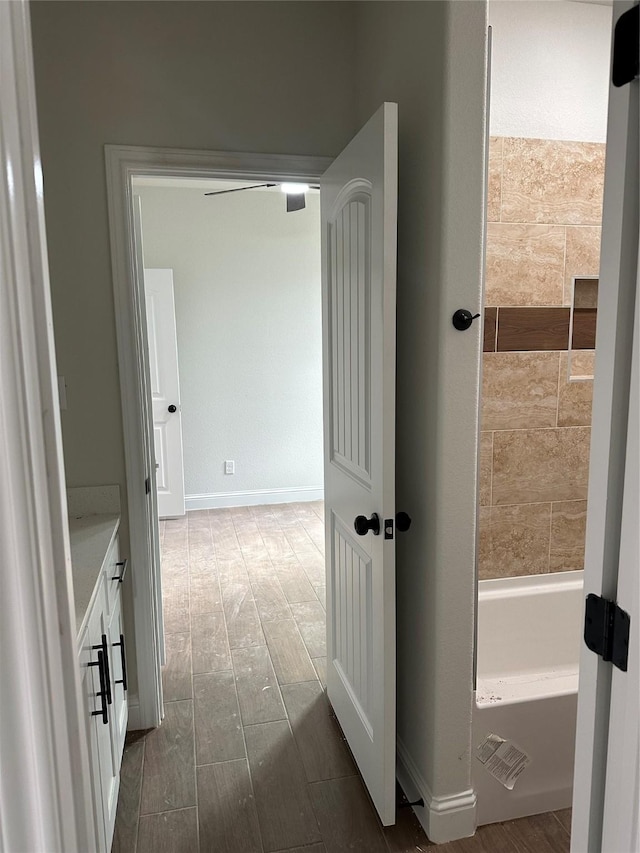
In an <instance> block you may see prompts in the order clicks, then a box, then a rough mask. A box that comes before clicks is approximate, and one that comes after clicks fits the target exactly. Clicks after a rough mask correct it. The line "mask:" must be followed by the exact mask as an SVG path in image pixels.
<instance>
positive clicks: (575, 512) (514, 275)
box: [478, 137, 605, 579]
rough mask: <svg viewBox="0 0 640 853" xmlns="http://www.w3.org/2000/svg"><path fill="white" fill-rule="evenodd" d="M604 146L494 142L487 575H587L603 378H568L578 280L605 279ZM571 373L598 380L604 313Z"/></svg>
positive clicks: (483, 457) (483, 473) (577, 323)
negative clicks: (595, 401)
mask: <svg viewBox="0 0 640 853" xmlns="http://www.w3.org/2000/svg"><path fill="white" fill-rule="evenodd" d="M604 154H605V146H604V145H602V144H598V143H583V142H564V141H556V140H539V139H520V138H506V137H505V138H502V137H499V138H492V139H491V141H490V149H489V193H488V227H487V261H486V293H485V306H486V308H485V340H484V350H485V352H484V357H483V387H482V412H481V424H482V434H481V444H480V543H479V561H478V562H479V576H480V578H481V579H482V578H497V577H513V576H517V575H530V574H543V573H547V572H556V571H567V570H575V569H581V568H583V558H584V537H585V522H586V507H587V504H586V498H587V484H588V464H589V444H590V431H591V430H590V425H591V402H592V393H593V381H592V380H591V379H583V380H580V381H568V378H567V360H568V349H569V320H570V306H571V304H572V292H573V281H574V278H576V277H585V278H588V277H592V276H593V277H597V276H598V270H599V255H600V231H601V217H602V191H603V184H604ZM573 345H574V349H573V351H572V358H571V362H572V371H571V372H572V376H575V375H576V374H581V375H583V376H591V375H593V361H594V347H595V309H593V308H592V309H587V310H585V309H583V310H580V311H577V312H576V313H575V315H574V334H573Z"/></svg>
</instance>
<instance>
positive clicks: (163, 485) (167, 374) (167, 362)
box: [144, 269, 185, 518]
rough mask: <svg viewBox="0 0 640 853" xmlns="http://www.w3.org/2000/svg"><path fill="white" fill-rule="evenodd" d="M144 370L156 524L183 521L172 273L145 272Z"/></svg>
mask: <svg viewBox="0 0 640 853" xmlns="http://www.w3.org/2000/svg"><path fill="white" fill-rule="evenodd" d="M144 292H145V302H146V309H147V336H148V342H149V369H150V374H151V396H152V400H153V441H154V447H155V456H156V462H155V464H156V489H157V494H158V514H159V516H160V518H172V517H176V516H180V515H184V513H185V506H184V466H183V461H182V416H181V413H180V382H179V377H178V342H177V336H176V312H175V302H174V297H173V272H172V270H169V269H164V270H162V269H155V270H154V269H145V271H144Z"/></svg>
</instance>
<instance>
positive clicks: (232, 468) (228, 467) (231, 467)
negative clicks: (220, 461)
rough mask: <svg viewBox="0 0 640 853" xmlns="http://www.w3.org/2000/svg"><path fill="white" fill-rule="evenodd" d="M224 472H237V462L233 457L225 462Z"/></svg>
mask: <svg viewBox="0 0 640 853" xmlns="http://www.w3.org/2000/svg"><path fill="white" fill-rule="evenodd" d="M224 473H225V474H235V473H236V463H235V462H234V461H233V459H227V460H226V461H225V463H224Z"/></svg>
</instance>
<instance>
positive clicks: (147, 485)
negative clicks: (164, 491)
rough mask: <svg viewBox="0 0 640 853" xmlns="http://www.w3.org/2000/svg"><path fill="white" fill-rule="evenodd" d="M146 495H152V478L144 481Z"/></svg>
mask: <svg viewBox="0 0 640 853" xmlns="http://www.w3.org/2000/svg"><path fill="white" fill-rule="evenodd" d="M144 493H145V495H150V494H151V477H147V479H146V480H145V481H144Z"/></svg>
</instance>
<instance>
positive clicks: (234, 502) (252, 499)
mask: <svg viewBox="0 0 640 853" xmlns="http://www.w3.org/2000/svg"><path fill="white" fill-rule="evenodd" d="M323 499H324V488H323V487H322V486H309V487H306V486H305V487H303V488H299V489H251V490H249V491H246V492H212V493H211V494H208V495H186V497H185V499H184V502H185V506H186V508H187V511H189V510H190V509H223V508H224V507H231V506H259V505H261V504H287V503H302V502H304V501H321V500H323Z"/></svg>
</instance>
